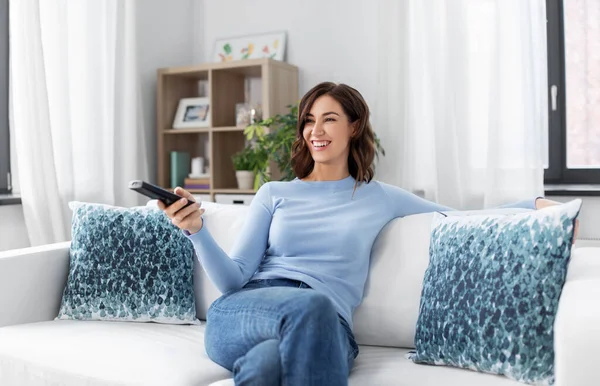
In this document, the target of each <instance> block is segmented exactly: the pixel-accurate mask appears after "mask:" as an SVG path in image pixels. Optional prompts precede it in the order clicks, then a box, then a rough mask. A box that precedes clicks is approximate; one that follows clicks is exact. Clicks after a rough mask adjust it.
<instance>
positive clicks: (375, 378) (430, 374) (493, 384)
mask: <svg viewBox="0 0 600 386" xmlns="http://www.w3.org/2000/svg"><path fill="white" fill-rule="evenodd" d="M408 351H409V350H406V349H398V348H391V347H377V346H360V354H359V355H358V358H356V362H355V363H354V368H353V369H352V372H351V373H350V379H349V382H348V383H349V386H366V385H377V386H388V385H389V386H421V385H422V386H438V385H444V386H523V385H522V384H521V383H518V382H515V381H513V380H510V379H508V378H506V377H502V376H499V375H492V374H483V373H478V372H475V371H471V370H463V369H457V368H454V367H442V366H429V365H417V364H414V363H413V362H412V361H411V360H410V359H406V354H407V353H408ZM210 386H234V383H233V380H232V379H225V380H221V381H217V382H215V383H213V384H211V385H210Z"/></svg>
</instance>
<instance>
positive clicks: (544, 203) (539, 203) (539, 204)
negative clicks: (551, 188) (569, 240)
mask: <svg viewBox="0 0 600 386" xmlns="http://www.w3.org/2000/svg"><path fill="white" fill-rule="evenodd" d="M560 204H562V203H561V202H557V201H552V200H547V199H545V198H538V199H537V200H535V209H543V208H547V207H549V206H554V205H560ZM577 232H579V219H575V230H574V232H573V244H575V240H577Z"/></svg>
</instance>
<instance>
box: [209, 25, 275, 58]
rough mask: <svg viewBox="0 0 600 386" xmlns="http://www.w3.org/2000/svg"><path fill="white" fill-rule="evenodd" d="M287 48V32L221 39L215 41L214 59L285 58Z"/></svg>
mask: <svg viewBox="0 0 600 386" xmlns="http://www.w3.org/2000/svg"><path fill="white" fill-rule="evenodd" d="M285 49H286V33H285V32H276V33H271V34H263V35H253V36H242V37H235V38H228V39H219V40H217V41H216V42H215V52H214V55H213V60H214V61H215V62H229V61H232V60H244V59H257V58H271V59H275V60H284V58H285Z"/></svg>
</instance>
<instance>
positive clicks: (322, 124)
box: [303, 95, 354, 165]
mask: <svg viewBox="0 0 600 386" xmlns="http://www.w3.org/2000/svg"><path fill="white" fill-rule="evenodd" d="M353 130H354V127H353V125H352V124H351V123H350V122H349V121H348V117H347V116H346V115H345V114H344V110H343V109H342V106H341V105H340V104H339V103H338V101H336V100H335V99H333V98H332V97H330V96H329V95H323V96H320V97H319V98H318V99H317V100H315V102H314V103H313V105H312V108H311V109H310V112H309V113H308V114H307V116H306V121H305V123H304V131H303V136H304V140H305V141H306V145H307V146H308V148H309V149H310V154H311V155H312V158H313V160H314V161H315V163H323V164H328V165H335V164H337V163H339V164H344V165H346V164H347V163H348V153H349V151H350V146H349V143H350V137H351V136H352V132H353Z"/></svg>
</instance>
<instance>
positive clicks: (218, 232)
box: [194, 202, 248, 320]
mask: <svg viewBox="0 0 600 386" xmlns="http://www.w3.org/2000/svg"><path fill="white" fill-rule="evenodd" d="M202 207H203V208H204V209H206V212H205V213H204V215H203V216H202V218H203V219H204V226H206V229H207V230H208V231H209V232H210V234H211V235H212V237H213V238H214V239H215V241H216V242H217V244H219V246H220V247H221V248H222V249H223V251H225V252H226V253H229V251H230V250H231V248H232V247H233V244H234V243H235V240H236V238H237V237H238V235H239V233H240V232H241V230H242V226H243V225H244V221H245V220H246V214H247V212H248V206H246V205H223V204H216V203H212V202H203V203H202ZM194 291H195V294H196V316H197V317H198V319H200V320H206V312H207V311H208V307H210V305H211V304H212V302H214V301H215V300H217V298H218V297H219V296H221V292H220V291H219V290H218V289H217V287H215V285H214V284H213V283H212V281H211V280H210V279H209V277H208V276H207V275H206V272H204V269H202V267H201V266H200V263H199V261H198V259H195V262H194Z"/></svg>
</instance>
